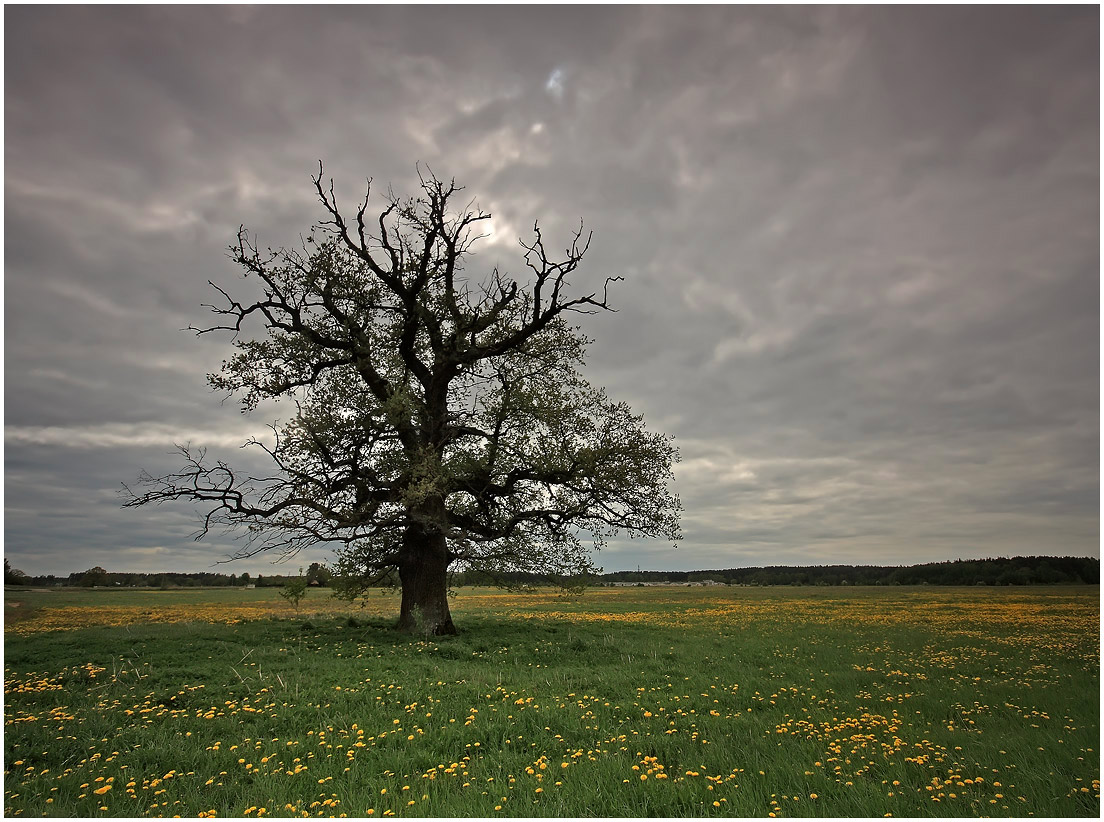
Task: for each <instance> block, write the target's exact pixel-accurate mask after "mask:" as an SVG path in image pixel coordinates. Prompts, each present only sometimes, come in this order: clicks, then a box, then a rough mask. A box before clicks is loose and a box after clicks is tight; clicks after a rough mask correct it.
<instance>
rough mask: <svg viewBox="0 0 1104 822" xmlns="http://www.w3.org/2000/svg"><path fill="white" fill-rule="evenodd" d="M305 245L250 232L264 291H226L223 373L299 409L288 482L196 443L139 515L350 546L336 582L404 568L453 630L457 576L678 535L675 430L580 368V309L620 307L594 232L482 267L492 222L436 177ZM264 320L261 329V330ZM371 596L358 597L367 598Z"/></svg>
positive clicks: (237, 390) (405, 612)
mask: <svg viewBox="0 0 1104 822" xmlns="http://www.w3.org/2000/svg"><path fill="white" fill-rule="evenodd" d="M313 182H314V188H315V191H316V193H317V196H318V198H319V201H320V202H321V204H322V206H323V208H324V210H325V214H326V218H325V220H324V221H323V222H321V223H320V224H319V225H317V226H316V227H315V229H314V230H312V232H311V233H310V235H309V236H307V237H306V239H305V240H304V241H303V242H302V243H301V247H300V248H298V249H290V250H289V249H279V250H275V251H273V250H271V249H269V250H264V251H262V250H261V249H260V248H259V247H258V246H257V244H256V243H255V241H254V240H253V238H252V237H251V236H250V234H249V233H248V232H247V231H246V230H245V229H244V228H242V229H239V232H238V236H237V240H236V242H235V244H234V245H233V246H232V247H231V256H232V257H233V259H234V260H235V261H236V262H237V264H238V265H239V266H240V267H241V269H242V271H243V274H244V277H245V279H246V280H247V281H248V282H252V283H254V289H256V291H257V292H259V294H255V296H254V297H253V298H251V299H248V300H242V299H239V298H236V297H233V296H231V294H230V293H229V291H227V290H226V289H224V288H222V287H220V286H217V285H215V284H214V283H212V284H211V285H212V286H213V287H214V288H215V289H216V290H217V292H218V293H219V294H220V295H221V299H222V303H221V304H218V305H213V306H208V307H209V308H210V309H211V310H212V311H213V312H214V313H215V314H216V315H217V316H218V317H219V318H220V320H219V321H218V322H217V324H216V325H213V326H210V327H204V328H199V329H194V330H196V331H197V333H199V334H210V333H216V332H226V333H229V334H230V335H231V337H232V344H233V347H234V349H235V352H234V354H233V355H232V356H231V357H230V358H229V359H228V360H226V361H225V362H224V363H223V366H222V369H221V370H220V371H219V372H217V373H214V374H211V375H210V377H209V380H210V384H211V386H212V388H214V389H215V390H217V391H220V392H228V393H230V394H232V395H234V396H236V397H238V398H239V399H240V401H241V406H242V410H243V412H250V411H253V410H255V409H256V408H257V405H258V404H259V403H260V402H261V401H263V400H267V399H277V398H281V399H289V400H291V401H292V402H293V403H294V408H295V413H294V415H293V416H291V418H290V419H288V420H287V421H285V422H283V423H280V424H274V425H272V426H270V427H271V431H272V436H271V437H270V438H266V439H264V440H262V439H253V440H251V441H250V442H249V443H248V445H249V446H250V447H252V448H255V449H259V450H261V451H263V452H264V453H265V454H266V455H267V458H268V459H269V460H270V461H271V463H272V464H273V467H274V469H275V470H274V471H273V472H271V473H270V474H266V475H264V476H253V475H243V474H241V473H239V472H238V471H236V470H235V469H234V468H233V467H231V466H230V465H229V464H228V463H226V462H224V461H221V460H215V461H210V460H208V458H207V454H206V452H205V451H204V450H202V449H193V448H191V447H190V446H187V445H185V446H181V447H180V451H181V453H182V455H183V458H184V463H185V464H184V467H183V468H182V469H181V470H179V471H178V472H175V473H172V474H170V475H167V476H162V477H153V476H149V475H148V474H143V475H142V477H141V487H140V489H138V490H135V491H130V489H127V492H128V495H129V496H128V499H127V501H126V503H125V504H126V505H127V506H139V505H146V504H150V503H162V502H166V501H170V500H190V501H192V502H195V503H200V504H201V506H203V507H205V509H206V512H205V515H204V519H203V524H202V528H201V531H200V534H199V536H200V537H202V536H203V535H204V534H206V533H208V532H209V530H210V529H211V528H212V527H214V526H222V527H227V528H230V529H243V530H244V532H245V534H246V537H247V538H246V540H245V542H244V544H243V546H242V548H241V550H240V551H239V552H238V554H237V556H239V557H245V556H252V555H255V554H257V553H258V552H262V551H277V552H280V553H282V554H284V555H288V556H290V555H292V554H294V553H296V552H297V551H299V550H300V549H302V548H305V547H307V546H311V545H315V544H318V543H328V544H332V545H334V546H335V547H336V553H337V565H336V570H337V571H338V574H339V575H340V576H343V577H344V578H345V579H346V580H348V579H355V580H359V581H360V582H361V583H362V584H365V585H367V584H371V583H372V582H373V581H374V580H376V579H378V578H380V577H381V576H383V575H386V574H388V573H391V572H393V571H395V570H397V571H398V576H399V578H400V580H401V584H402V590H403V599H402V606H401V612H400V627H401V628H404V629H406V630H425V631H426V632H428V633H450V632H453V631H454V630H455V629H454V627H453V625H452V620H451V616H450V614H449V611H448V603H447V599H446V597H445V593H446V590H447V581H446V574H447V570H448V569H449V568H450V567H456V568H463V569H474V570H485V571H488V572H494V571H496V570H503V569H512V570H521V571H539V572H544V573H550V574H557V575H561V576H565V577H566V576H570V575H573V574H579V573H583V572H586V571H590V570H592V564H591V554H590V550H589V549H590V547H600V546H601V545H602V544H603V541H604V540H605V539H606V538H608V537H610V536H611V535H613V534H616V533H624V534H627V535H629V536H648V537H662V538H667V539H678V538H679V526H678V514H679V509H680V506H679V502H678V498H677V496H675V495H674V493H673V492H672V491H671V488H670V486H671V482H672V464H673V463H674V462H675V461H676V460H677V451H676V449H675V448H674V445H673V443H672V441H671V438H669V437H668V436H666V435H664V434H662V433H656V432H652V431H649V430H647V428H646V426H645V424H644V421H643V418H642V417H641V416H639V415H636V414H634V413H633V412H632V411H631V409H630V408H629V407H628V406H627V405H626V404H624V403H619V402H615V401H613V400H611V399H610V398H608V397H607V396H606V394H605V392H604V391H603V390H602V389H600V388H596V387H594V386H592V385H590V384H589V383H588V382H587V381H586V380H585V379H584V378H583V376H582V374H581V368H582V366H583V361H584V354H585V350H586V346H587V344H588V342H589V341H588V340H587V339H586V338H585V337H584V336H583V334H582V333H581V331H580V330H579V329H578V328H577V327H574V326H573V325H572V324H571V323H570V322H569V318H570V317H571V315H572V314H574V313H596V312H601V311H606V310H611V306H610V304H609V301H608V289H609V287H610V285H611V284H612V283H614V282H616V281H618V280H620V279H621V278H620V277H607V278H605V279H604V281H603V282H602V284H601V286H600V287H598V288H591V289H582V290H579V291H575V290H574V289H573V283H572V282H571V281H572V279H574V276H575V275H576V273H577V272H578V269H579V266H580V263H581V262H582V260H583V256H584V255H585V254H586V252H587V249H588V248H589V245H590V241H591V236H590V235H589V234H588V235H586V236H584V234H583V229H582V227H580V228H579V230H577V231H575V232H574V233H573V234H572V236H571V239H570V242H569V244H568V246H567V248H566V250H565V251H564V253H563V254H562V255H553V254H550V253H549V251H548V250H547V248H546V244H545V238H544V236H543V234H542V231H541V228H540V226H539V225H538V224H536V223H534V226H533V235H532V237H531V238H530V239H529V240H527V241H526V240H522V241H520V245H521V251H520V252H519V256H520V258H521V262H523V263H524V265H525V267H526V269H527V274H526V276H525V277H523V278H521V279H515V278H513V277H511V276H508V275H506V274H504V273H502V272H500V271H499V270H498V269H497V268H494V269H492V270H491V271H489V272H487V273H486V274H484V275H483V276H481V277H475V276H473V275H471V274H470V273H469V270H468V266H469V263H470V261H471V253H472V249H473V246H474V245H475V244H476V243H477V242H478V241H479V240H480V239H481V238H483V237H484V236H485V235H484V234H483V233H482V232H483V230H484V229H485V225H486V221H488V220H489V219H490V214H488V213H486V212H484V211H482V210H480V209H478V208H476V207H474V206H473V204H472V202H471V201H468V202H467V203H466V204H463V205H460V206H459V207H457V203H458V202H461V201H460V200H459V194H460V192H461V191H462V189H461V188H459V187H458V186H457V185H456V184H455V182H449V183H445V182H442V181H441V180H439V179H438V178H437V177H436V176H434V175H428V176H423V175H420V183H421V185H420V193H419V194H418V195H417V196H415V197H411V198H407V199H400V198H398V197H396V196H395V195H394V194H393V193H391V192H390V191H389V192H388V194H387V195H386V196H385V197H384V198H383V202H382V203H381V206H380V208H379V210H378V211H377V212H375V213H374V214H373V215H371V216H370V215H369V207H370V203H371V200H372V194H371V181H369V186H368V193H367V194H366V195H365V198H364V200H363V202H362V203H361V204H360V207H359V209H358V210H357V212H356V215H355V217H353V218H352V219H346V217H345V216H343V214H342V212H341V210H340V209H339V207H338V203H337V198H336V196H335V194H334V186H333V181H332V180H331V181H330V182H329V185H328V186H326V185H324V184H323V175H322V168H321V165H320V166H319V172H318V175H317V176H316V177H314V178H313ZM258 326H259V328H258ZM354 588H355V586H354Z"/></svg>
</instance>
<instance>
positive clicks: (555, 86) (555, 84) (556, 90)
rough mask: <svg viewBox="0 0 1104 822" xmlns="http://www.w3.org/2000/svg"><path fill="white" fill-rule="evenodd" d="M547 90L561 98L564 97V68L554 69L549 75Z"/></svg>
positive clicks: (546, 83) (545, 85) (545, 86)
mask: <svg viewBox="0 0 1104 822" xmlns="http://www.w3.org/2000/svg"><path fill="white" fill-rule="evenodd" d="M544 88H545V91H547V92H548V93H549V94H551V95H552V96H553V97H555V98H556V99H557V100H559V99H560V98H561V97H563V93H564V70H563V69H562V68H558V67H557V68H555V69H553V71H552V73H551V74H549V75H548V80H547V82H545V84H544Z"/></svg>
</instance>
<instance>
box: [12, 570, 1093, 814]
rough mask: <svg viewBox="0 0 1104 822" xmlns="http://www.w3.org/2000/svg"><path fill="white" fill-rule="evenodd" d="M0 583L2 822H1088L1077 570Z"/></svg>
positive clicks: (1088, 592) (1086, 626)
mask: <svg viewBox="0 0 1104 822" xmlns="http://www.w3.org/2000/svg"><path fill="white" fill-rule="evenodd" d="M397 607H398V603H397V598H396V597H395V596H394V595H393V594H387V595H382V594H381V595H378V596H374V597H372V598H370V599H369V600H368V602H367V603H366V605H365V606H364V607H363V608H358V607H351V606H349V605H347V604H343V603H338V602H336V601H334V600H332V599H330V598H329V596H328V594H327V593H326V592H324V591H311V592H310V596H309V597H308V598H307V599H306V600H305V601H304V602H303V603H302V606H301V609H300V613H299V614H298V615H296V614H295V612H294V611H293V610H292V608H291V606H289V605H288V604H287V603H286V602H284V601H283V600H281V599H279V597H278V596H277V593H276V591H275V590H271V589H257V590H249V591H245V590H204V591H194V590H191V591H187V590H185V591H166V592H160V591H141V592H140V591H108V590H103V591H101V590H94V591H76V590H56V591H41V592H31V591H22V590H16V589H8V590H7V591H6V592H5V615H6V624H5V644H4V654H5V659H4V722H5V728H4V731H5V733H4V777H5V778H4V808H5V813H6V815H8V816H39V815H43V814H47V815H56V816H174V815H181V816H192V817H196V816H248V817H255V816H340V815H343V814H347V815H349V816H377V817H379V816H392V815H393V816H490V817H494V816H778V817H781V816H878V817H880V816H886V815H893V816H1029V815H1036V816H1089V817H1096V816H1098V815H1099V810H1100V782H1099V776H1100V770H1099V751H1098V739H1099V704H1100V703H1099V670H1100V669H1099V659H1100V657H1099V650H1100V632H1099V626H1100V620H1099V590H1098V589H1097V588H1095V587H1094V588H1036V589H1007V588H1006V589H989V588H978V589H932V588H878V589H858V588H850V589H849V588H785V589H782V588H777V589H770V588H767V589H752V588H720V589H711V588H694V589H687V588H628V589H600V590H593V591H590V592H588V593H587V594H586V595H585V596H584V597H583V598H582V599H578V600H574V599H561V598H559V597H557V596H556V595H554V594H528V595H523V594H508V593H503V592H498V591H493V590H482V589H481V590H462V591H460V592H459V594H458V596H457V597H456V599H455V601H454V604H453V615H454V618H455V620H456V623H457V625H458V626H459V627H460V629H461V631H462V632H463V633H462V634H461V636H459V637H455V638H448V639H441V640H435V641H424V640H419V639H416V638H409V637H400V636H397V635H396V634H395V633H394V632H393V631H391V630H390V628H389V626H390V624H391V623H392V621H393V619H394V616H395V614H396V613H397Z"/></svg>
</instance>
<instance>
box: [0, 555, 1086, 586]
mask: <svg viewBox="0 0 1104 822" xmlns="http://www.w3.org/2000/svg"><path fill="white" fill-rule="evenodd" d="M297 576H298V574H284V575H278V574H271V575H263V576H262V575H261V574H257V575H256V576H250V575H249V574H248V573H241V574H215V573H209V572H195V573H158V574H138V573H114V572H111V571H107V570H105V569H103V568H100V567H96V568H90V569H88V570H87V571H82V572H79V573H72V574H69V575H68V576H64V577H58V576H54V575H53V574H48V575H45V576H28V575H27V574H24V573H23V572H22V571H20V570H18V569H15V568H12V567H11V565H9V563H8V561H7V560H6V559H5V560H4V584H5V585H36V586H48V587H54V586H82V587H87V588H91V587H126V588H199V587H235V586H236V587H239V588H243V587H250V586H252V587H258V588H276V587H280V586H282V585H284V584H285V583H286V582H288V580H290V579H293V578H295V577H297ZM303 576H305V577H306V579H307V583H308V584H309V585H312V586H323V587H324V586H329V585H330V584H331V582H333V573H332V572H331V571H330V569H328V568H327V567H326V566H325V565H321V564H320V563H317V562H314V563H311V566H310V568H308V569H307V570H306V571H305V572H304V573H303ZM397 582H398V580H397V579H384V580H382V581H381V585H389V584H396V583H397ZM710 583H712V584H720V585H1099V584H1100V560H1099V559H1094V558H1092V557H1012V558H1005V557H1000V558H997V559H962V560H955V561H954V562H930V563H926V564H924V565H908V566H883V565H814V566H787V565H774V566H769V567H766V568H727V569H723V570H715V571H616V572H613V573H609V574H598V575H592V576H588V577H585V578H570V579H565V578H559V577H552V576H542V575H539V574H528V573H523V572H506V573H503V574H499V575H495V576H490V575H487V574H485V573H483V572H480V571H458V572H456V573H454V574H453V575H452V579H451V584H452V585H453V586H463V585H500V584H506V585H550V584H567V585H576V586H578V585H680V584H681V585H690V584H701V585H708V584H710Z"/></svg>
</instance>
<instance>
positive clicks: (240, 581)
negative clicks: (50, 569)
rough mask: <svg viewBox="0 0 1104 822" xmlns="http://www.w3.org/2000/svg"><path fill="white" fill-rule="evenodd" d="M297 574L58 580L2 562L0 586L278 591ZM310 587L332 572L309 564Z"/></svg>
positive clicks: (98, 574)
mask: <svg viewBox="0 0 1104 822" xmlns="http://www.w3.org/2000/svg"><path fill="white" fill-rule="evenodd" d="M298 576H299V574H285V575H278V574H270V575H263V576H262V575H261V574H257V575H256V576H250V575H249V573H248V572H243V573H241V574H215V573H211V572H207V571H195V572H192V573H174V572H166V573H157V574H139V573H126V572H124V573H116V572H112V571H107V570H105V569H103V568H100V567H99V566H97V567H95V568H89V569H88V570H87V571H80V572H76V573H72V574H69V575H68V576H64V577H59V576H55V575H53V574H46V575H44V576H29V575H27V574H24V573H23V572H22V571H20V570H19V569H17V568H12V567H11V565H10V564H9V563H8V560H7V559H5V560H4V584H5V585H36V586H47V587H57V586H76V587H83V588H100V587H122V588H233V587H238V588H247V587H254V588H278V587H280V586H282V585H284V584H285V583H286V582H287V581H288V580H290V579H293V578H296V577H298ZM303 576H305V577H306V578H307V583H308V584H310V585H322V586H325V585H329V584H330V581H331V580H332V578H333V574H332V572H331V571H330V570H329V569H328V568H327V567H326V566H325V565H321V564H320V563H317V562H314V563H311V566H310V568H308V569H306V570H305V571H304V572H303Z"/></svg>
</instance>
